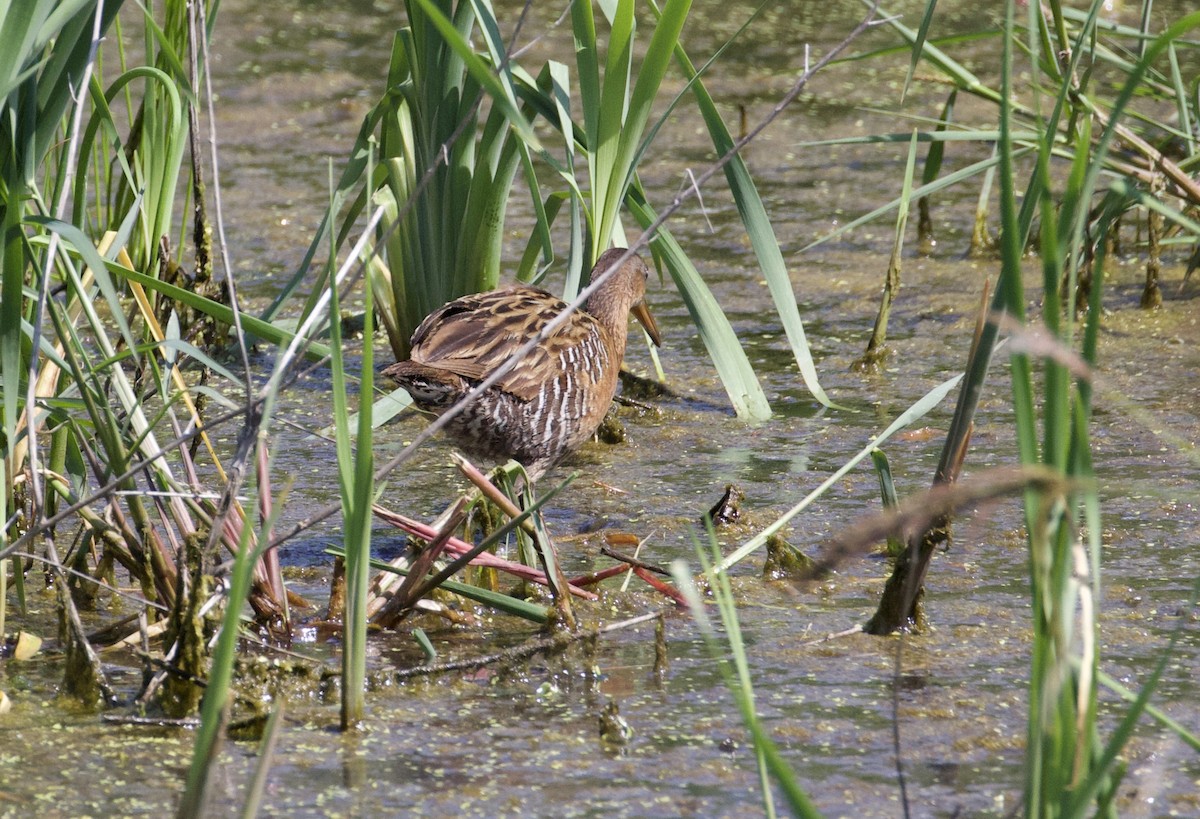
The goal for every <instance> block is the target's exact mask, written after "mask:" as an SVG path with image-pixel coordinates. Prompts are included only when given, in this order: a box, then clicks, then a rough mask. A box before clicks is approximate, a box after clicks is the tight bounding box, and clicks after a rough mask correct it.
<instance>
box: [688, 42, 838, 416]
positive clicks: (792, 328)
mask: <svg viewBox="0 0 1200 819" xmlns="http://www.w3.org/2000/svg"><path fill="white" fill-rule="evenodd" d="M675 59H676V61H677V62H678V63H679V64H680V66H681V67H682V68H683V73H684V76H685V77H686V78H687V79H688V82H689V83H690V84H691V88H692V94H693V96H695V98H696V103H697V104H698V105H699V107H700V112H701V114H702V115H703V116H704V124H705V126H706V127H707V128H708V133H709V138H710V139H712V143H713V147H714V148H715V149H716V152H717V155H718V156H724V155H725V154H726V153H728V152H729V151H730V150H732V148H733V145H734V140H733V135H732V134H730V133H729V129H728V128H726V127H725V121H724V120H723V119H721V115H720V113H719V112H718V111H717V106H716V103H714V102H713V98H712V96H711V95H710V94H709V93H708V89H707V88H705V87H704V84H703V83H701V82H700V79H699V77H698V76H697V74H696V68H695V66H694V65H693V64H692V61H691V60H690V59H689V58H688V56H687V54H686V53H684V50H683V47H682V46H680V45H678V44H677V45H676V46H675ZM724 171H725V179H726V181H727V182H728V183H729V188H730V190H731V191H732V192H733V201H734V203H735V205H736V206H737V209H738V215H739V216H741V219H742V224H743V225H745V227H746V233H747V234H748V235H749V237H750V246H751V247H752V248H753V249H754V254H755V256H756V257H757V258H758V266H759V269H761V270H762V273H763V277H764V278H765V279H766V281H767V289H768V290H769V291H770V293H771V299H772V300H773V301H774V302H775V310H776V312H777V313H778V314H779V319H780V321H782V322H783V331H784V334H785V335H786V336H787V340H788V344H790V345H791V348H792V355H793V356H794V357H795V359H796V366H797V367H799V368H800V375H801V376H802V377H803V378H804V385H805V386H806V387H807V388H808V391H809V392H810V393H811V394H812V396H813V398H816V399H817V400H818V401H820V402H821V403H822V404H823V405H825V406H827V407H832V406H833V402H831V401H830V400H829V396H828V395H826V394H825V390H824V389H823V388H822V387H821V382H820V380H819V378H818V377H817V368H816V365H815V364H814V363H813V358H812V351H811V350H810V349H809V346H808V338H807V337H806V336H805V334H804V322H803V321H802V320H801V318H800V309H799V307H797V305H796V295H795V293H794V292H793V291H792V281H791V277H790V276H789V275H788V269H787V264H786V263H784V261H783V252H782V251H781V250H780V249H779V239H778V237H777V236H776V235H775V228H774V227H773V226H772V225H771V219H770V217H769V216H767V209H766V206H764V205H763V202H762V197H760V196H759V194H758V187H757V186H756V185H755V184H754V179H753V177H751V175H750V169H749V168H748V167H747V166H746V162H745V160H743V159H742V157H741V155H740V154H739V155H737V156H734V157H733V158H732V159H731V160H730V161H729V162H728V163H727V164H726V165H725V168H724Z"/></svg>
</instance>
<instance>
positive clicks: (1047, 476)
mask: <svg viewBox="0 0 1200 819" xmlns="http://www.w3.org/2000/svg"><path fill="white" fill-rule="evenodd" d="M1073 486H1074V483H1073V482H1072V481H1069V480H1067V479H1066V478H1064V477H1063V476H1062V474H1061V473H1059V472H1057V471H1056V470H1054V469H1051V468H1049V467H1046V466H1039V465H1032V466H1016V467H1007V466H1006V467H998V468H996V469H988V470H986V471H984V472H981V473H980V474H979V475H977V476H975V477H974V478H972V479H971V480H969V481H960V482H958V483H945V484H939V485H937V486H934V487H932V488H931V489H929V490H928V491H926V492H922V493H921V494H919V495H915V496H913V497H911V498H909V499H908V500H906V501H904V503H902V504H900V505H899V506H897V507H895V508H893V509H886V510H883V511H881V512H879V513H877V514H874V515H871V516H870V517H868V518H866V519H865V520H862V521H860V522H858V523H856V524H855V525H854V526H851V527H850V528H849V529H847V530H845V531H844V532H842V534H840V535H838V536H837V537H836V538H834V540H833V542H832V543H830V545H829V547H828V548H826V549H825V551H824V556H823V557H822V558H821V559H820V560H819V561H817V563H816V564H815V565H814V566H813V568H812V571H811V572H810V573H809V579H817V578H820V577H822V576H824V575H826V574H827V573H829V572H830V571H832V570H833V569H835V568H836V567H837V566H838V565H840V564H841V563H843V562H845V561H846V560H849V559H850V558H852V557H857V556H859V555H862V554H865V553H866V552H868V551H870V550H871V549H872V548H873V547H874V546H875V544H877V543H879V542H880V541H882V540H885V539H886V538H887V537H889V536H890V537H898V538H901V539H906V540H907V539H909V538H912V537H914V536H916V535H917V534H919V533H920V532H922V531H925V530H927V529H928V528H929V527H930V526H931V524H933V522H934V521H936V520H938V519H939V518H943V517H948V516H949V515H951V514H952V513H954V512H955V511H957V510H959V509H962V508H963V507H966V506H971V505H973V504H976V503H980V502H982V501H988V500H994V499H996V498H1001V497H1004V496H1006V495H1011V494H1014V493H1016V492H1018V491H1022V490H1025V489H1034V490H1037V491H1039V492H1044V493H1048V494H1054V495H1064V494H1066V493H1067V492H1069V491H1070V490H1071V489H1072V487H1073Z"/></svg>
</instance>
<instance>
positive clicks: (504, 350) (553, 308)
mask: <svg viewBox="0 0 1200 819" xmlns="http://www.w3.org/2000/svg"><path fill="white" fill-rule="evenodd" d="M624 252H625V251H624V250H623V249H620V248H615V249H613V250H609V251H607V252H606V253H604V254H603V255H602V256H601V257H600V260H599V261H598V262H597V263H596V266H595V268H593V269H592V278H593V279H594V278H596V277H598V276H599V275H600V274H602V273H603V272H604V271H605V270H607V269H608V268H610V267H611V266H612V265H613V264H615V263H616V261H617V259H619V258H620V256H621V255H622V254H623V253H624ZM648 275H649V270H648V269H647V267H646V264H645V263H644V262H643V261H642V259H641V258H640V257H638V256H631V257H630V258H629V259H628V260H627V261H626V262H625V264H623V265H622V266H621V268H620V270H618V271H617V272H616V273H615V274H613V276H612V277H611V278H609V279H608V280H607V281H606V282H605V283H604V284H603V285H601V286H600V288H599V289H598V290H597V291H596V292H595V293H593V294H592V296H591V298H590V299H588V302H587V305H586V311H583V312H577V313H575V314H573V315H572V316H571V318H570V320H569V321H567V323H566V324H564V325H563V326H562V328H560V329H559V330H558V332H556V333H555V334H554V335H552V336H550V337H549V338H547V339H546V340H545V341H544V342H543V343H542V344H540V345H538V347H536V348H535V349H534V351H533V352H532V353H531V354H530V355H528V356H527V357H526V358H525V359H524V360H523V361H521V362H520V363H519V364H518V365H517V366H516V367H514V368H513V370H512V371H511V372H510V373H508V374H507V375H505V376H504V377H503V378H501V379H500V381H499V382H497V383H496V384H495V385H494V386H492V387H490V388H488V389H487V390H486V391H484V393H483V394H482V395H480V396H479V398H478V399H477V400H475V401H474V402H473V403H472V404H471V405H470V406H469V407H467V408H466V409H465V410H464V411H463V412H462V413H460V414H459V415H458V416H456V417H455V418H454V420H452V421H451V422H450V424H448V425H447V426H446V432H447V433H448V434H449V435H450V436H451V437H452V438H453V439H454V440H455V442H456V443H457V444H458V445H459V446H460V447H461V448H462V449H463V450H464V451H465V452H466V453H467V454H468V455H470V456H472V457H474V458H480V459H484V460H488V461H497V462H498V461H503V460H507V459H508V458H513V459H515V460H517V461H520V462H521V463H522V464H524V466H525V468H526V469H528V470H529V472H530V473H531V474H532V475H533V476H534V477H535V478H536V477H537V476H539V475H541V474H542V473H544V472H545V471H546V470H547V469H549V468H550V467H551V466H552V465H553V464H554V463H556V462H557V461H559V460H560V459H561V458H562V457H563V456H565V455H566V454H567V453H568V452H570V451H571V450H573V449H575V448H576V447H578V446H579V445H580V444H582V443H583V442H584V441H586V440H587V439H588V438H590V437H591V436H592V435H593V434H594V433H595V431H596V427H598V426H599V425H600V421H601V420H602V419H603V418H604V413H605V412H607V411H608V406H609V404H610V403H611V402H612V398H613V395H614V394H615V393H616V390H617V380H618V379H617V375H618V372H619V371H620V368H621V361H622V360H623V359H624V357H625V340H626V337H627V329H628V328H627V321H628V316H629V314H630V312H631V311H632V312H633V314H634V316H635V317H636V318H637V319H638V320H639V321H641V322H642V324H643V325H644V326H645V327H646V331H647V332H648V333H649V334H650V336H651V338H652V339H654V342H655V343H656V344H657V343H658V329H657V327H656V326H655V324H654V320H653V318H651V316H650V314H649V312H648V311H647V310H646V307H645V302H644V300H643V298H644V296H645V292H646V279H647V277H648ZM565 308H566V305H565V304H564V303H563V302H562V301H561V300H560V299H557V298H555V297H554V296H552V295H550V294H549V293H547V292H546V291H544V290H540V289H538V288H536V287H526V286H524V285H515V286H511V287H506V288H502V289H500V290H493V291H491V292H490V293H479V294H476V295H472V296H464V297H463V298H461V299H457V300H456V301H453V302H451V303H450V304H447V305H446V306H445V307H443V308H441V309H440V310H437V311H435V312H433V313H431V314H430V315H429V316H428V317H427V318H426V319H425V320H424V321H423V322H421V326H420V327H418V328H417V330H416V332H415V333H414V334H413V338H412V357H411V359H410V360H409V361H401V362H398V363H396V364H393V365H392V366H391V367H388V368H387V369H385V370H384V371H383V374H384V375H385V376H387V377H389V378H391V379H392V380H394V381H395V382H396V383H397V384H399V385H400V386H402V387H404V388H405V389H406V390H407V391H408V393H409V395H411V396H412V399H413V402H414V403H415V404H416V405H417V406H418V407H420V408H421V409H423V410H426V411H427V412H432V413H434V414H435V415H440V414H442V413H443V412H445V411H446V410H447V409H449V408H450V407H451V406H453V405H454V404H455V403H456V402H457V401H458V400H459V399H460V398H462V397H463V396H465V395H466V394H467V392H469V391H470V390H471V389H473V388H475V387H477V386H478V385H479V383H480V382H481V381H482V380H483V379H485V378H486V377H487V376H488V375H489V374H490V373H491V372H493V371H495V370H496V369H497V368H498V367H500V365H502V364H503V363H504V362H505V361H506V360H507V359H508V358H509V357H510V356H511V355H512V354H513V353H514V352H516V350H517V349H518V348H519V347H520V346H521V345H522V344H524V343H525V342H526V341H527V340H528V339H530V338H532V337H533V336H535V335H536V334H538V333H539V332H541V330H542V328H543V327H545V326H546V324H547V323H548V322H549V321H550V320H551V319H553V318H554V317H555V316H556V315H558V314H559V313H560V312H562V311H563V310H564V309H565Z"/></svg>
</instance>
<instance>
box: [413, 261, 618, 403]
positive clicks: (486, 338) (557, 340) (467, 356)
mask: <svg viewBox="0 0 1200 819" xmlns="http://www.w3.org/2000/svg"><path fill="white" fill-rule="evenodd" d="M565 307H566V305H565V304H564V303H563V302H562V300H561V299H558V298H556V297H554V296H552V295H550V294H549V293H547V292H546V291H544V290H541V289H539V288H536V287H529V286H526V285H513V286H511V287H505V288H502V289H500V290H493V291H491V292H488V293H478V294H475V295H471V296H464V297H463V298H461V299H457V300H455V301H452V302H450V303H449V304H447V305H446V306H445V307H442V308H441V309H440V310H436V311H435V312H433V313H431V314H430V315H429V316H428V317H427V318H426V319H425V320H424V321H423V322H421V325H420V326H419V327H418V328H417V331H416V332H415V333H414V334H413V338H412V353H411V357H412V360H413V361H416V362H417V363H419V364H424V365H426V366H429V367H438V368H440V369H444V370H449V371H450V372H453V373H456V374H458V375H460V376H462V377H464V378H469V379H474V380H476V381H478V380H482V379H483V378H486V377H487V376H488V375H489V374H491V373H492V372H493V371H495V370H496V369H497V368H498V367H500V365H502V364H503V363H504V362H505V361H507V360H508V358H509V357H510V356H511V355H512V354H513V353H514V352H516V351H517V350H518V349H519V348H520V347H521V345H522V344H524V343H525V342H526V341H528V340H529V339H531V338H533V337H534V336H535V335H537V333H539V332H540V331H541V329H542V328H543V327H545V326H546V324H547V323H548V322H549V321H550V320H551V319H553V318H554V317H555V316H556V315H558V314H559V313H560V312H562V310H563V309H564V308H565ZM594 322H595V320H594V319H593V318H592V317H591V316H589V315H588V314H586V313H577V314H576V315H575V316H573V317H572V320H571V321H569V322H568V323H567V324H566V325H565V326H564V327H563V328H562V329H560V330H559V331H558V332H557V333H555V334H554V335H553V336H551V337H550V338H549V339H547V341H546V343H544V344H540V345H538V346H537V347H536V348H534V350H533V351H532V352H530V353H529V354H528V355H527V356H526V357H525V358H524V359H523V360H522V361H521V363H519V364H518V365H517V366H516V367H515V368H513V370H512V371H510V372H509V373H508V374H506V375H505V376H504V377H503V378H501V379H500V381H499V382H497V385H496V386H497V387H499V388H500V389H502V390H504V391H505V392H508V393H511V394H512V395H515V396H517V397H518V398H520V399H521V400H523V401H530V400H533V399H534V398H536V397H537V394H538V391H539V390H540V389H541V387H542V385H543V384H544V383H545V382H546V381H548V380H549V379H551V378H553V377H554V376H555V374H556V373H557V372H558V369H557V368H558V358H559V354H560V352H561V351H562V349H564V347H566V346H570V345H571V344H572V342H573V341H574V340H576V337H577V336H579V335H580V334H581V333H585V332H590V331H591V325H592V324H594Z"/></svg>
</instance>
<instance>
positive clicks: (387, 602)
mask: <svg viewBox="0 0 1200 819" xmlns="http://www.w3.org/2000/svg"><path fill="white" fill-rule="evenodd" d="M466 517H467V501H466V498H459V499H458V501H457V502H456V503H455V504H454V508H453V509H452V510H451V512H450V514H449V515H447V516H446V518H445V520H444V522H443V523H442V526H441V528H440V529H439V530H438V533H437V534H436V535H435V536H434V538H433V539H432V540H431V541H429V544H428V545H427V546H426V547H425V548H424V549H422V550H421V551H420V552H419V553H418V554H417V555H416V557H414V558H413V560H412V563H411V565H410V566H409V567H408V574H407V575H405V576H404V577H403V578H401V581H400V584H399V587H398V588H396V589H395V591H392V592H391V593H390V595H387V594H385V593H384V592H382V591H381V594H380V596H379V597H376V598H375V599H369V600H368V603H367V611H368V618H369V619H370V621H371V622H372V623H374V624H376V625H378V626H382V627H383V628H395V626H396V624H397V623H399V622H400V621H401V620H402V619H403V618H404V616H405V615H406V614H408V612H409V611H411V610H412V607H413V606H414V605H416V603H417V601H418V600H420V599H421V598H422V597H424V596H425V595H426V594H428V593H429V592H430V591H432V588H430V587H429V584H427V583H425V582H424V581H425V580H426V577H427V576H428V574H429V570H430V569H432V568H433V564H434V562H435V561H436V560H437V559H438V558H439V557H440V556H441V554H442V552H443V551H444V550H445V547H446V543H447V542H448V541H449V540H450V538H451V536H452V535H453V534H454V532H455V530H456V529H458V527H459V526H462V523H463V520H465V519H466ZM380 574H381V575H387V576H389V577H397V575H395V574H394V573H392V572H381V573H380ZM372 585H374V584H372ZM381 588H382V587H381ZM381 599H382V600H383V605H382V606H378V607H376V606H372V603H375V602H377V601H379V600H381Z"/></svg>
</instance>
